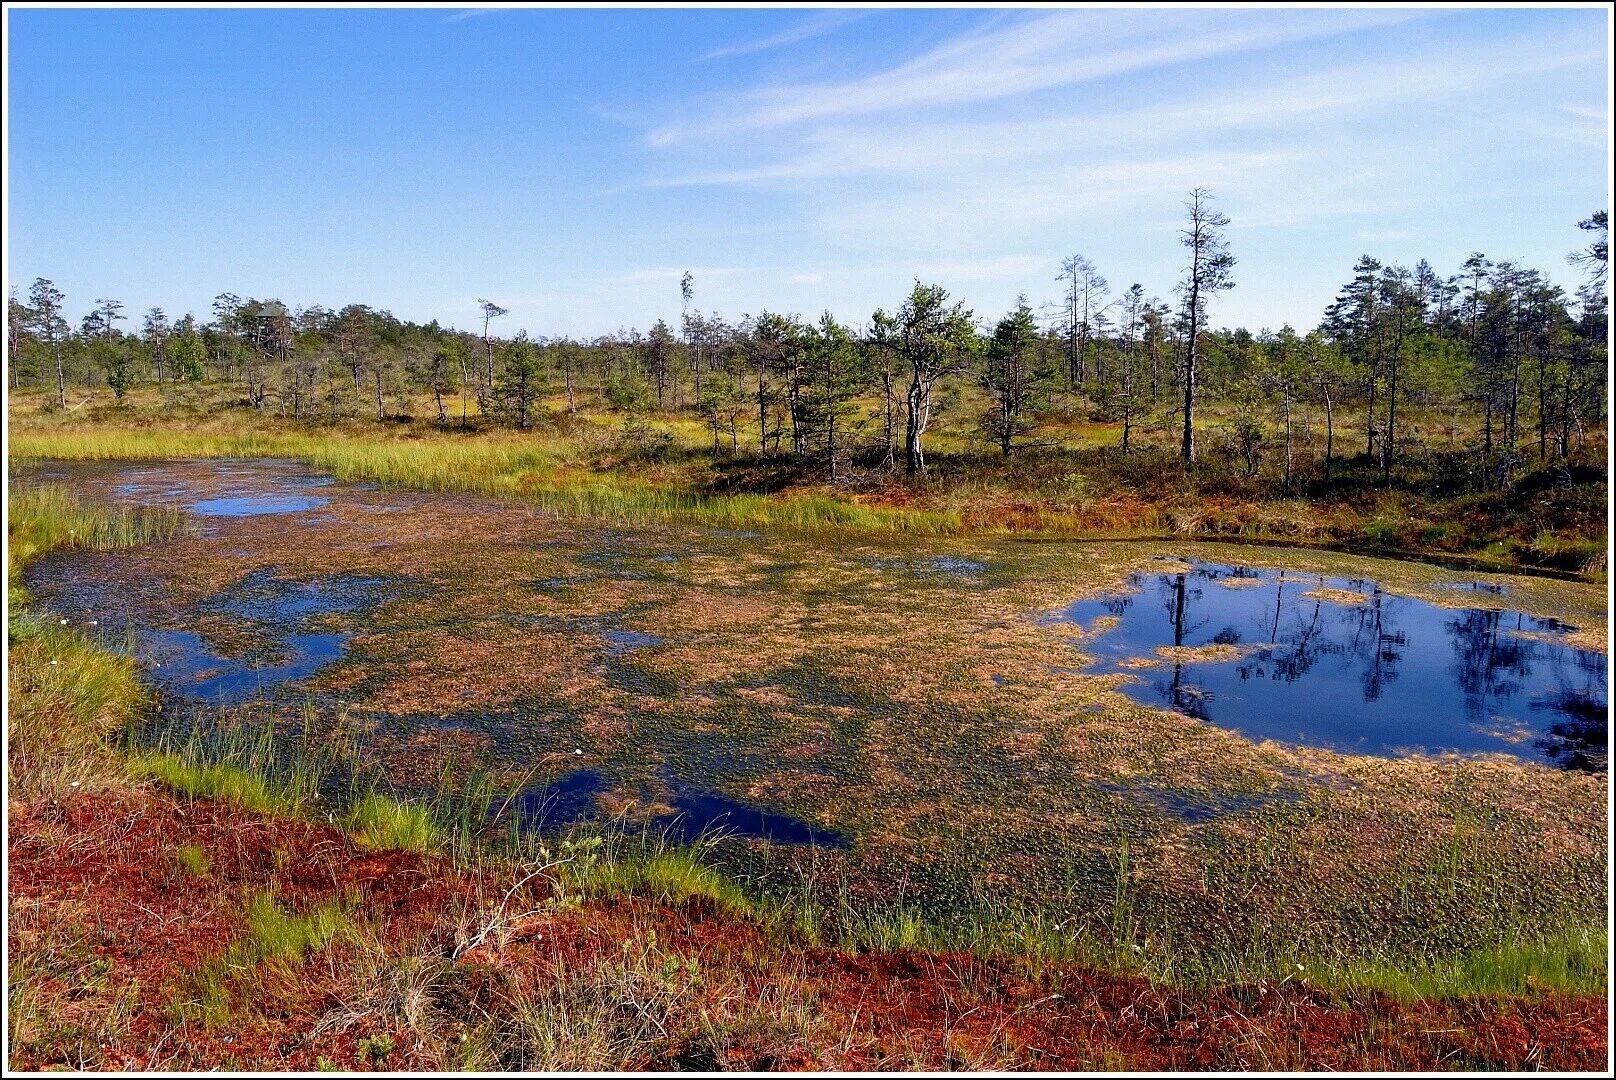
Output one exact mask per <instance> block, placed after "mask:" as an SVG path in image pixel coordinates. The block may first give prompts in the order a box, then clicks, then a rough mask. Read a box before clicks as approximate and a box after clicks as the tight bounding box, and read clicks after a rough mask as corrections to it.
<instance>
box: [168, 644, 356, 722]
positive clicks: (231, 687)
mask: <svg viewBox="0 0 1616 1080" xmlns="http://www.w3.org/2000/svg"><path fill="white" fill-rule="evenodd" d="M139 637H140V642H141V653H142V655H143V656H144V657H145V659H146V660H147V661H148V662H149V663H151V664H153V665H154V673H155V674H156V676H157V681H158V682H160V683H161V684H162V685H163V686H165V687H166V688H168V689H169V690H171V691H173V692H175V693H179V694H183V695H185V696H187V697H193V698H201V699H202V700H204V701H207V702H210V703H216V704H220V705H239V704H240V703H242V702H243V701H248V700H250V699H252V698H256V697H260V696H262V695H264V694H266V693H268V692H269V691H271V690H273V689H275V688H276V687H278V686H280V685H282V684H283V683H290V682H296V681H298V680H299V679H306V678H308V677H309V676H310V675H313V674H314V673H315V672H316V671H319V670H320V669H321V668H323V667H325V666H326V665H327V664H329V663H332V662H334V661H336V660H340V659H342V655H343V652H344V651H345V649H346V647H347V641H348V635H346V634H287V635H284V636H283V637H281V638H280V639H279V640H278V641H277V642H276V654H277V655H278V656H280V657H282V659H278V660H269V661H265V660H263V659H261V658H255V659H231V658H227V657H224V656H221V655H220V654H219V653H217V652H215V651H214V650H213V648H212V647H210V646H209V645H208V643H207V641H206V640H204V639H203V637H202V636H201V635H200V634H196V633H192V632H191V631H189V630H146V631H142V632H141V633H140V635H139Z"/></svg>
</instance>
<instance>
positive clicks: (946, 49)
mask: <svg viewBox="0 0 1616 1080" xmlns="http://www.w3.org/2000/svg"><path fill="white" fill-rule="evenodd" d="M1298 14H1301V17H1298ZM1174 16H1175V17H1174V18H1173V19H1172V20H1170V21H1169V20H1160V19H1157V20H1148V21H1146V20H1141V19H1139V18H1138V17H1137V13H1133V12H1107V11H1097V10H1083V11H1063V12H1056V13H1053V14H1048V15H1042V16H1039V17H1036V18H1032V19H1023V20H1016V21H1013V22H1010V23H1009V24H1007V25H1005V24H1003V23H1002V20H999V19H995V20H993V22H991V23H990V24H989V26H988V27H987V28H986V29H982V30H978V31H975V32H972V33H967V34H964V35H961V36H959V37H956V38H954V39H952V40H950V41H947V42H945V43H944V44H942V45H940V46H938V47H936V48H934V49H932V50H931V51H929V52H927V53H925V54H924V55H922V56H920V57H918V58H916V59H914V60H911V61H908V62H906V63H903V64H900V65H898V66H896V67H894V68H890V69H888V70H886V71H882V72H877V73H875V74H872V75H867V76H863V77H858V78H852V79H847V80H844V81H841V82H830V81H826V82H819V83H804V84H799V85H791V86H777V87H765V88H762V89H758V90H754V91H751V92H749V93H747V94H744V95H742V96H741V97H739V98H738V99H735V100H729V101H719V102H716V103H714V105H713V108H712V110H711V112H710V114H709V115H708V116H707V117H706V118H704V119H697V120H693V121H690V122H674V123H670V124H665V125H663V126H661V127H659V128H657V129H656V130H654V131H653V132H651V134H650V136H649V142H650V143H651V145H653V146H666V145H672V144H675V143H678V142H680V141H683V140H685V139H689V138H693V137H700V136H713V135H721V134H725V133H729V134H734V133H737V132H744V131H748V130H756V129H760V128H773V127H781V126H785V125H790V124H800V123H805V122H811V121H825V120H833V119H837V118H847V117H854V116H864V115H870V114H874V113H888V112H894V111H899V110H903V109H914V108H925V107H939V106H959V105H967V104H973V103H981V102H987V101H997V100H1002V99H1005V98H1010V97H1015V96H1019V95H1026V94H1031V93H1035V92H1038V91H1044V90H1050V89H1054V88H1058V87H1064V86H1072V85H1076V84H1079V83H1087V82H1094V81H1096V80H1100V79H1106V78H1111V77H1114V76H1118V75H1125V74H1132V73H1139V72H1144V71H1150V70H1153V69H1157V68H1162V67H1167V66H1171V65H1175V64H1182V63H1185V62H1189V61H1196V60H1207V59H1210V58H1213V57H1218V56H1226V55H1231V54H1237V53H1244V52H1250V51H1253V50H1257V49H1264V48H1272V47H1275V46H1280V45H1286V44H1291V43H1295V42H1298V41H1304V40H1309V39H1314V38H1318V37H1324V36H1330V35H1335V34H1340V33H1344V32H1347V31H1350V30H1361V29H1365V28H1368V27H1376V26H1385V25H1388V24H1391V23H1396V22H1406V21H1408V20H1410V19H1412V18H1416V17H1418V13H1416V12H1412V11H1407V10H1378V11H1369V10H1336V11H1312V12H1306V13H1288V14H1287V15H1284V16H1278V15H1275V14H1274V13H1272V12H1261V13H1247V12H1231V11H1221V12H1213V11H1206V12H1194V11H1180V12H1174Z"/></svg>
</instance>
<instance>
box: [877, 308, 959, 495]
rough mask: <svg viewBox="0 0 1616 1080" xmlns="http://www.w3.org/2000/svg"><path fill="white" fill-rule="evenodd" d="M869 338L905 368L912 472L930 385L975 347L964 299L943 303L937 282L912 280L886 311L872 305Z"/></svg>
mask: <svg viewBox="0 0 1616 1080" xmlns="http://www.w3.org/2000/svg"><path fill="white" fill-rule="evenodd" d="M872 322H873V323H874V329H873V336H872V340H873V342H874V343H875V344H876V345H878V346H880V347H881V348H884V349H887V350H889V351H891V352H892V353H894V354H895V355H897V356H898V357H899V358H901V359H902V361H903V362H904V364H905V366H907V368H908V369H909V386H908V389H907V391H906V392H905V394H904V429H903V442H904V467H905V469H906V471H907V472H908V473H909V475H911V476H914V475H917V474H920V473H924V472H925V471H926V455H925V452H924V450H923V448H922V439H923V438H924V436H925V434H926V428H927V427H928V426H929V425H930V423H931V408H932V391H933V390H934V389H935V388H936V386H937V380H938V379H941V378H942V377H943V376H944V375H948V374H952V373H954V372H957V371H960V370H961V369H963V368H964V367H965V366H966V365H967V364H968V363H969V361H970V357H971V354H972V352H973V351H974V350H975V348H976V342H977V339H976V328H975V327H974V326H973V325H972V324H971V313H970V311H969V310H967V309H966V307H965V305H964V304H959V303H956V304H952V305H951V304H949V303H948V291H947V290H946V289H944V288H942V287H941V286H939V285H922V284H921V283H920V282H919V281H916V282H915V287H914V289H913V290H912V291H911V292H910V293H909V296H908V298H907V299H905V300H904V302H903V303H902V305H900V306H899V308H898V310H897V312H896V313H895V314H892V315H888V314H887V313H886V312H885V311H877V312H876V313H875V315H874V317H873V319H872Z"/></svg>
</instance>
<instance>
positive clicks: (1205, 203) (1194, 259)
mask: <svg viewBox="0 0 1616 1080" xmlns="http://www.w3.org/2000/svg"><path fill="white" fill-rule="evenodd" d="M1211 200H1212V196H1211V194H1210V193H1208V192H1207V191H1206V189H1204V188H1195V189H1194V190H1193V191H1191V192H1190V197H1189V201H1188V202H1186V203H1185V204H1184V209H1185V211H1186V215H1187V218H1188V225H1187V226H1186V227H1185V228H1184V229H1183V230H1181V231H1180V232H1179V238H1180V239H1181V240H1182V241H1183V244H1184V247H1185V248H1186V249H1187V250H1188V251H1189V255H1190V261H1189V265H1188V266H1187V267H1186V268H1185V271H1184V280H1183V281H1182V282H1181V283H1180V285H1179V292H1180V293H1181V294H1182V295H1183V297H1184V311H1183V323H1184V387H1183V389H1184V438H1183V441H1182V451H1181V452H1182V454H1183V458H1184V461H1185V463H1186V464H1188V463H1190V462H1192V461H1194V460H1195V380H1196V374H1197V373H1196V366H1197V364H1198V362H1199V359H1200V340H1199V339H1200V335H1201V330H1202V328H1203V327H1204V326H1205V325H1206V309H1207V304H1208V302H1209V301H1210V300H1211V298H1212V297H1213V296H1216V295H1217V294H1218V293H1220V292H1222V291H1224V290H1225V289H1231V288H1233V287H1234V278H1233V273H1234V265H1235V260H1234V256H1233V255H1232V254H1230V252H1229V243H1228V240H1227V239H1226V238H1225V236H1224V230H1225V229H1226V228H1228V227H1229V219H1228V217H1227V216H1226V215H1224V214H1222V213H1219V212H1218V211H1216V210H1213V209H1212V207H1211V205H1210V203H1211Z"/></svg>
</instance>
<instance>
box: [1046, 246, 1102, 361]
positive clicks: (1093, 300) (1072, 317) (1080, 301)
mask: <svg viewBox="0 0 1616 1080" xmlns="http://www.w3.org/2000/svg"><path fill="white" fill-rule="evenodd" d="M1056 280H1057V281H1064V282H1065V283H1066V348H1067V352H1066V371H1067V379H1068V381H1069V382H1070V384H1071V385H1072V387H1073V388H1074V389H1075V388H1076V387H1079V386H1081V385H1082V384H1083V382H1084V380H1085V379H1086V377H1087V371H1086V367H1087V363H1088V361H1087V355H1088V347H1089V335H1090V330H1091V329H1092V327H1091V319H1092V313H1093V311H1094V310H1095V309H1096V308H1098V307H1099V306H1100V301H1101V300H1102V299H1103V298H1104V296H1105V294H1106V292H1107V291H1108V286H1107V284H1106V280H1105V278H1104V277H1102V276H1101V275H1100V272H1099V270H1097V269H1096V268H1095V266H1094V264H1093V263H1092V262H1090V261H1089V260H1088V259H1086V258H1084V257H1083V256H1082V255H1071V256H1068V257H1067V258H1065V259H1063V260H1061V272H1060V276H1059V277H1058V278H1057V279H1056Z"/></svg>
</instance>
